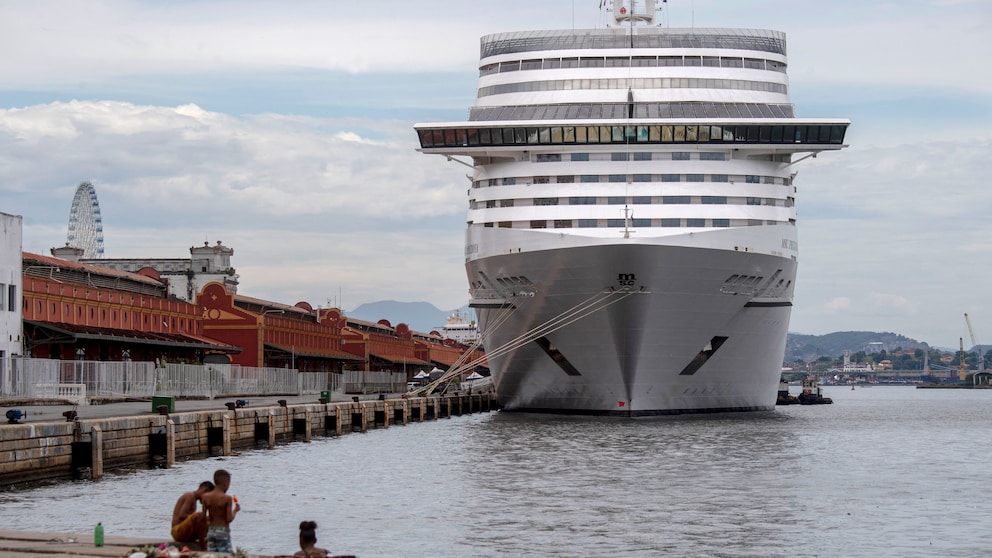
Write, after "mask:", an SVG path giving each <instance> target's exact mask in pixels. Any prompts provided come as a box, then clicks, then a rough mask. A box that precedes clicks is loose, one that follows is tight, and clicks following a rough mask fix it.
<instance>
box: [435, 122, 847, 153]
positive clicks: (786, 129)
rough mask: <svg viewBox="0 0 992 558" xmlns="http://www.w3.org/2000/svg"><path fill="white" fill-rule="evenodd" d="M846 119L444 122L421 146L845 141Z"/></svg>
mask: <svg viewBox="0 0 992 558" xmlns="http://www.w3.org/2000/svg"><path fill="white" fill-rule="evenodd" d="M846 129H847V125H846V124H843V125H816V124H811V125H792V124H789V125H779V124H775V125H743V124H742V125H731V126H699V125H697V126H674V125H672V126H667V125H666V126H662V125H624V126H546V127H524V126H521V127H514V128H440V129H424V130H418V131H417V134H418V136H419V137H420V146H421V147H424V148H429V147H476V146H478V147H488V146H500V145H561V144H589V143H606V144H610V143H613V144H616V143H622V144H629V143H709V142H734V143H834V144H841V143H844V132H845V130H846Z"/></svg>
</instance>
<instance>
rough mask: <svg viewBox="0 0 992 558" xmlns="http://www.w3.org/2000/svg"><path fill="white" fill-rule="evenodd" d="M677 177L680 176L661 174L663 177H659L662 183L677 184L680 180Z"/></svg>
mask: <svg viewBox="0 0 992 558" xmlns="http://www.w3.org/2000/svg"><path fill="white" fill-rule="evenodd" d="M679 177H680V175H678V174H663V175H661V181H662V182H679V181H680V178H679Z"/></svg>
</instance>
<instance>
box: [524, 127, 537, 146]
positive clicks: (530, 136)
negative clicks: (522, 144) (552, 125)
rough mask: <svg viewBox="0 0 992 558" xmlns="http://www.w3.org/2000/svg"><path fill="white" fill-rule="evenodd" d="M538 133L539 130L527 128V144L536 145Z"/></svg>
mask: <svg viewBox="0 0 992 558" xmlns="http://www.w3.org/2000/svg"><path fill="white" fill-rule="evenodd" d="M539 133H540V128H527V143H529V144H532V145H533V144H536V143H538V138H539V137H540V136H539Z"/></svg>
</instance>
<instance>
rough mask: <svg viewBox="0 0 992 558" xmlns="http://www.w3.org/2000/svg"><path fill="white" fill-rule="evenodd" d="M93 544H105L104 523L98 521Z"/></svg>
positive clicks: (94, 529) (94, 530)
mask: <svg viewBox="0 0 992 558" xmlns="http://www.w3.org/2000/svg"><path fill="white" fill-rule="evenodd" d="M93 545H94V546H103V523H97V524H96V527H94V528H93Z"/></svg>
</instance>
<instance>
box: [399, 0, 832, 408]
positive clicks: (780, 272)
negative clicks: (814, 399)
mask: <svg viewBox="0 0 992 558" xmlns="http://www.w3.org/2000/svg"><path fill="white" fill-rule="evenodd" d="M613 4H614V7H613V10H612V11H611V12H610V13H609V20H610V23H609V24H608V25H607V26H605V27H603V28H598V29H587V30H545V31H523V32H511V33H499V34H493V35H487V36H484V37H483V38H482V39H481V56H480V61H479V79H478V91H477V95H476V102H475V105H474V106H473V107H471V108H470V109H469V112H468V118H467V120H466V121H461V122H439V123H424V124H417V125H415V129H416V131H417V134H418V137H419V140H420V150H421V151H422V152H423V153H426V154H437V155H442V156H444V157H446V158H447V159H448V160H449V161H453V162H457V163H461V164H463V165H465V166H468V167H471V168H472V174H471V175H470V178H471V184H470V185H469V187H468V188H467V191H468V218H467V223H468V225H467V230H466V234H465V268H466V271H467V274H468V281H469V290H470V293H471V301H470V304H471V306H472V307H473V308H474V309H475V310H476V314H477V316H478V320H479V327H480V332H481V335H482V338H483V342H484V343H485V346H486V351H487V358H488V365H489V368H490V370H491V372H492V377H493V381H494V383H495V387H496V392H497V394H498V396H499V399H500V403H501V405H502V407H503V409H504V410H513V411H534V412H554V413H581V414H601V415H621V416H642V415H658V414H679V413H698V412H726V411H754V410H768V409H773V408H774V406H775V401H776V396H777V390H778V383H779V377H780V371H781V368H782V358H783V353H784V349H785V342H786V335H787V332H788V326H789V316H790V312H791V309H792V299H793V292H794V289H795V277H796V266H797V262H798V253H799V252H798V249H799V241H798V236H797V233H796V193H797V190H796V185H795V184H794V179H795V177H796V174H797V168H798V164H799V163H800V162H801V161H803V160H805V159H806V158H808V157H815V156H816V155H817V154H818V153H820V152H823V151H833V150H839V149H841V148H843V147H845V145H844V135H845V132H846V130H847V127H848V125H849V124H850V121H849V120H846V119H833V118H831V119H825V118H799V117H798V116H797V115H796V114H795V109H794V107H793V105H792V104H791V103H790V100H789V80H788V76H787V73H786V70H787V58H786V38H785V34H784V33H781V32H778V31H770V30H762V29H704V28H692V29H675V28H667V27H664V26H661V25H658V23H657V19H659V18H658V17H657V15H658V12H656V9H657V6H656V5H655V3H654V2H653V1H650V0H648V1H647V2H645V1H643V0H641V1H634V2H631V1H630V0H625V1H621V0H615V1H614V2H613ZM449 164H450V163H449Z"/></svg>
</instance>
